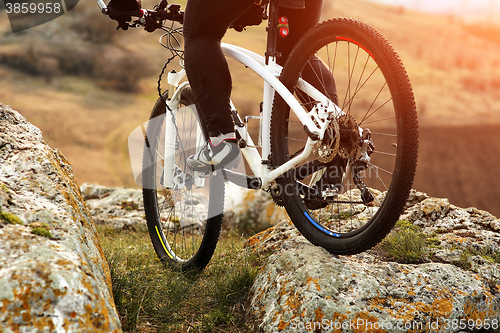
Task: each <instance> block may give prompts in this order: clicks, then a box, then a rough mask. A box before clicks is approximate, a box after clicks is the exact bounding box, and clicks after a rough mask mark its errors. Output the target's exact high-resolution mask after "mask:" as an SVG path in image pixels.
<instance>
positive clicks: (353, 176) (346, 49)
mask: <svg viewBox="0 0 500 333" xmlns="http://www.w3.org/2000/svg"><path fill="white" fill-rule="evenodd" d="M98 4H99V6H100V8H101V10H102V11H103V13H106V7H105V5H104V3H102V0H98ZM182 20H183V12H182V11H181V10H180V6H179V5H174V4H170V5H168V6H167V2H166V1H165V0H163V1H160V3H159V4H158V5H157V6H155V8H154V9H153V10H144V9H143V10H142V17H140V18H139V19H138V20H136V21H134V22H133V23H132V24H131V25H132V26H137V27H139V26H142V27H145V29H146V30H147V31H152V30H156V29H161V30H163V32H164V34H163V35H162V37H161V38H160V44H161V45H163V46H164V47H166V48H167V49H169V50H170V52H171V54H172V56H171V57H170V59H169V61H167V63H166V65H167V64H168V63H169V62H170V60H172V59H174V58H177V57H178V58H179V63H180V65H181V66H182V65H183V63H182V57H183V50H182V27H181V26H176V25H174V22H179V23H182ZM165 22H171V23H170V26H167V25H165ZM286 23H287V22H286V18H285V17H280V16H279V13H278V8H277V6H276V5H274V3H273V0H271V3H270V4H269V8H268V29H267V30H268V32H267V34H268V38H267V48H266V53H265V56H260V55H258V54H256V53H253V52H251V51H248V50H246V49H244V48H242V47H239V46H235V45H230V44H226V43H222V49H223V51H224V53H225V55H226V57H229V58H232V59H235V60H236V61H237V62H239V63H241V64H242V65H244V66H245V67H246V68H248V69H249V70H252V71H254V72H255V73H257V74H258V75H259V76H260V77H261V78H262V79H263V81H264V88H263V102H262V103H261V107H260V114H259V115H258V116H247V117H244V118H243V119H242V118H241V117H240V115H239V114H238V111H237V109H236V108H235V107H234V105H232V108H233V111H232V113H233V118H234V121H235V128H236V132H237V137H238V139H239V143H240V147H241V152H242V155H243V157H244V159H245V161H246V162H247V164H248V168H249V169H250V170H251V172H252V175H246V174H245V173H240V172H236V171H234V170H227V169H222V170H219V171H215V172H213V173H210V174H201V173H199V172H192V171H191V170H190V169H189V167H188V166H187V165H186V159H187V157H188V156H189V155H191V154H193V153H194V152H195V151H196V149H197V147H200V146H201V144H202V143H203V142H205V141H206V139H207V137H208V136H207V131H206V128H205V125H204V122H203V119H202V115H201V114H198V112H197V110H196V105H195V104H196V103H195V100H194V96H193V94H192V92H191V90H190V87H189V82H188V81H186V77H185V71H184V69H183V68H182V69H181V70H180V71H178V72H176V71H175V70H174V71H171V72H169V73H168V75H167V76H168V77H167V81H168V87H169V88H168V90H167V91H166V92H163V93H162V92H161V90H160V88H159V93H160V97H159V98H158V100H157V102H156V104H155V106H154V108H153V111H152V113H151V117H150V121H149V123H148V126H147V130H145V129H143V137H144V152H143V168H142V187H143V194H144V207H145V214H146V220H147V225H148V230H149V234H150V237H151V240H152V243H153V246H154V248H155V251H156V253H157V255H158V257H159V258H160V259H161V260H162V261H165V262H167V263H168V264H171V265H173V266H175V267H179V268H181V269H183V270H191V269H196V270H202V269H203V268H204V267H205V266H206V265H207V264H208V262H209V261H210V259H211V257H212V255H213V253H214V251H215V247H216V245H217V242H218V238H219V234H220V230H221V221H222V213H223V209H224V186H225V185H224V184H225V182H228V181H229V182H232V183H235V184H237V185H239V186H242V187H244V188H248V189H254V190H265V191H268V192H269V193H270V195H271V196H272V198H273V199H274V201H275V203H276V204H278V205H280V206H284V207H285V209H286V211H287V213H288V215H289V217H290V219H291V220H292V222H293V223H294V225H295V226H296V227H297V229H298V230H299V231H300V233H301V234H302V235H304V236H305V237H306V238H307V239H308V240H309V241H310V242H311V243H313V244H315V245H319V246H322V247H323V248H325V249H326V250H327V251H329V252H331V253H334V254H341V255H349V254H356V253H360V252H363V251H365V250H367V249H370V248H371V247H373V246H375V245H376V244H378V243H379V242H380V241H381V240H382V239H383V238H384V237H385V236H386V235H387V234H388V233H389V232H390V230H391V229H392V228H393V227H394V225H395V223H396V222H397V220H398V218H399V216H400V214H401V213H402V211H403V209H404V206H405V203H406V200H407V198H408V195H409V192H410V190H411V186H412V183H413V178H414V174H415V169H416V163H417V152H418V123H417V113H416V106H415V101H414V96H413V92H412V87H411V84H410V81H409V78H408V75H407V73H406V70H405V68H404V66H403V64H402V62H401V60H400V58H399V57H398V55H397V53H396V51H395V50H394V49H393V47H392V46H391V45H390V44H389V42H388V41H387V40H386V39H385V38H384V37H383V36H382V35H381V34H380V33H379V32H378V31H376V30H375V29H374V28H372V27H371V26H369V25H367V24H366V23H363V22H361V21H358V20H355V19H349V18H335V19H331V20H328V21H325V22H322V23H320V24H318V25H316V26H315V27H314V28H312V29H311V30H310V31H309V32H308V33H307V34H306V35H304V36H303V37H302V38H301V39H300V41H299V42H298V43H297V45H296V46H295V47H294V49H293V51H292V53H291V54H290V56H289V58H288V61H287V62H286V64H285V65H284V66H283V67H280V66H279V65H277V63H276V57H277V56H278V54H277V52H276V48H275V46H276V39H277V38H281V37H279V36H280V35H281V36H285V35H286V34H287V32H288V31H287V29H288V26H287V24H286ZM306 64H307V66H306ZM315 66H316V67H315ZM317 66H321V68H323V69H322V70H321V71H316V70H315V69H316V68H317ZM324 66H326V67H327V68H328V72H326V75H325V71H324V68H325V67H324ZM305 68H308V69H307V70H311V69H312V72H313V74H314V75H311V73H303V72H305V71H306V69H305ZM164 70H165V67H164V69H163V70H162V74H163V71H164ZM304 76H305V77H308V78H312V79H309V81H311V82H307V80H305V79H304ZM332 78H333V79H332ZM160 81H161V75H160ZM160 81H159V84H160ZM290 111H291V112H290ZM250 119H258V120H259V121H260V131H259V138H258V140H257V141H254V140H253V139H252V137H251V136H250V134H249V131H248V121H249V120H250ZM255 142H257V144H256V143H255ZM200 208H201V209H200Z"/></svg>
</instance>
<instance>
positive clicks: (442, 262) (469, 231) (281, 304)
mask: <svg viewBox="0 0 500 333" xmlns="http://www.w3.org/2000/svg"><path fill="white" fill-rule="evenodd" d="M401 218H402V219H403V218H404V219H407V220H408V221H411V222H413V223H414V224H415V225H419V226H420V227H421V228H422V231H423V232H424V233H426V234H427V235H429V237H433V238H437V239H439V241H440V242H441V244H440V245H439V246H438V248H436V249H435V252H434V256H433V258H432V261H430V262H426V263H423V264H401V263H397V262H391V261H390V259H389V258H386V257H384V256H383V255H381V254H380V253H381V252H380V250H369V251H366V252H364V253H361V254H358V255H352V256H337V255H332V254H330V253H329V252H327V251H326V250H324V249H323V248H321V247H317V246H314V245H312V244H311V243H309V242H308V241H307V240H306V239H305V238H304V237H303V236H301V235H300V234H299V233H298V231H297V230H296V229H295V227H294V226H293V224H292V223H291V222H290V220H287V219H286V220H283V221H281V222H280V223H278V224H277V225H276V226H274V227H272V228H270V229H267V230H265V231H263V232H261V233H259V234H257V235H255V236H253V237H251V238H249V240H248V241H247V243H246V246H247V247H249V248H251V249H252V250H253V251H255V252H257V253H261V254H267V255H268V254H270V255H269V257H268V259H267V260H266V262H265V264H264V266H263V267H262V268H261V270H260V272H259V273H258V275H257V277H256V279H255V281H254V283H253V286H252V288H251V294H250V300H249V308H248V317H249V320H250V321H252V322H253V323H254V324H255V330H256V331H261V332H408V331H412V330H413V331H416V332H457V331H461V330H460V329H459V328H460V325H462V331H463V332H465V331H473V330H476V329H479V328H481V326H482V327H483V328H484V327H487V325H489V326H488V327H489V328H490V329H491V328H499V327H500V282H499V281H500V265H499V264H498V263H497V262H498V260H499V259H500V254H499V252H498V250H499V249H498V246H499V244H500V237H499V235H498V232H497V230H498V229H497V226H498V223H499V221H498V219H496V218H495V217H494V216H492V215H491V214H489V213H487V212H483V211H478V210H477V209H472V208H468V209H462V208H458V207H456V206H453V205H451V204H450V203H449V202H448V201H447V200H445V199H437V198H430V197H429V196H427V195H426V194H424V193H420V192H416V191H412V194H411V196H410V200H409V201H408V204H407V207H406V210H405V212H404V213H403V215H402V216H401ZM495 255H498V257H496V260H493V257H494V256H495ZM467 324H468V325H469V326H467ZM463 325H465V327H464V326H463ZM493 325H494V326H493Z"/></svg>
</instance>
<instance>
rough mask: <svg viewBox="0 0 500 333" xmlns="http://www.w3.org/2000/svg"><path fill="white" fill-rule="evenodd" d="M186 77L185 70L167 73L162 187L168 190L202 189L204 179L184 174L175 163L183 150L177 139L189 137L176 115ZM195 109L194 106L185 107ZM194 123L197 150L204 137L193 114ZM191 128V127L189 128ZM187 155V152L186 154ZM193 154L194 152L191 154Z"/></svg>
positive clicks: (197, 174) (195, 174) (196, 173)
mask: <svg viewBox="0 0 500 333" xmlns="http://www.w3.org/2000/svg"><path fill="white" fill-rule="evenodd" d="M185 76H186V73H185V70H184V69H182V70H181V71H179V72H176V71H171V72H169V73H168V76H167V79H168V93H167V96H168V99H167V101H166V113H165V133H164V135H165V143H164V156H163V175H162V185H163V186H164V187H166V188H168V189H175V190H180V189H182V188H184V187H185V186H191V185H194V186H196V187H203V186H204V185H205V179H204V178H203V177H200V174H199V173H198V172H194V173H193V175H192V176H190V175H188V174H186V173H185V172H184V171H182V169H180V168H179V167H178V166H177V164H176V161H175V156H176V151H177V150H179V149H183V147H179V139H180V138H183V137H186V138H187V137H190V135H184V134H189V133H182V131H183V130H184V129H183V128H180V129H179V127H178V124H177V114H178V111H179V104H180V101H181V93H182V90H183V87H184V86H186V85H188V83H187V82H183V83H180V82H181V81H182V79H184V77H185ZM186 107H193V108H194V107H196V106H194V105H193V106H186ZM195 117H196V118H197V121H196V125H197V126H196V149H199V147H201V146H202V145H203V144H204V143H205V140H206V139H205V136H204V134H203V130H202V129H201V126H200V123H199V118H198V115H197V113H195ZM189 128H191V127H189ZM186 153H188V154H189V152H186ZM193 153H194V152H193Z"/></svg>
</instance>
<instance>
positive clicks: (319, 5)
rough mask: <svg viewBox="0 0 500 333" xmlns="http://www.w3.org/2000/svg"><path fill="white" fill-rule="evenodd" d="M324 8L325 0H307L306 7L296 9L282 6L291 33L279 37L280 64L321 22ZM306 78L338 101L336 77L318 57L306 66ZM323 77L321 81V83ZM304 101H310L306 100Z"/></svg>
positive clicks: (283, 62) (281, 9)
mask: <svg viewBox="0 0 500 333" xmlns="http://www.w3.org/2000/svg"><path fill="white" fill-rule="evenodd" d="M322 9H323V0H306V1H305V8H304V9H294V8H286V7H280V8H279V13H280V15H283V16H286V17H287V18H288V22H289V25H290V34H289V35H288V36H287V37H286V38H279V39H278V44H277V50H278V52H281V54H282V56H281V57H279V58H278V64H280V65H281V66H283V65H284V64H285V62H286V60H287V59H288V55H289V54H290V52H292V49H293V47H294V46H295V44H297V42H298V41H299V39H300V38H301V37H302V36H303V35H304V34H305V33H306V32H307V31H309V29H311V28H312V27H314V26H315V25H316V24H318V23H319V21H320V19H321V11H322ZM303 76H304V78H305V79H306V80H307V81H308V82H309V83H311V84H312V85H313V86H314V87H316V88H317V89H319V90H321V91H322V92H323V93H324V94H325V95H327V96H328V97H329V98H330V99H331V100H332V101H333V102H334V103H337V89H336V86H335V79H334V78H333V75H332V73H331V72H330V70H329V69H328V68H327V67H326V66H324V64H323V63H322V62H321V60H319V59H318V58H316V57H312V58H311V59H310V61H309V66H308V67H306V69H305V71H304V73H303ZM320 78H321V81H322V82H321V83H320ZM303 102H308V101H307V100H304V101H303Z"/></svg>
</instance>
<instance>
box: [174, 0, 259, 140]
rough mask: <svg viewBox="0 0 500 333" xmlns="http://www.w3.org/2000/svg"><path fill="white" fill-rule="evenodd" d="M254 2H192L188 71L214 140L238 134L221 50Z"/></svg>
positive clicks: (187, 31)
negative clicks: (229, 32)
mask: <svg viewBox="0 0 500 333" xmlns="http://www.w3.org/2000/svg"><path fill="white" fill-rule="evenodd" d="M252 2H253V0H212V1H207V0H189V1H188V3H187V5H186V13H185V19H184V37H185V54H184V60H185V65H186V72H187V76H188V78H189V81H190V84H191V88H192V90H193V92H194V95H195V100H196V102H197V107H198V108H199V109H200V111H201V114H202V115H203V117H204V119H205V122H206V124H207V129H208V132H209V135H210V136H211V137H216V136H218V135H219V134H227V133H232V132H234V123H233V120H232V117H231V108H230V102H229V101H230V95H231V88H232V82H231V75H230V73H229V68H228V65H227V62H226V59H225V57H224V54H223V53H222V50H221V47H220V41H221V39H222V37H223V36H224V34H225V33H226V30H227V28H228V27H229V25H230V24H231V23H232V22H233V21H234V20H235V19H236V18H237V17H238V16H239V15H240V14H241V13H242V12H244V11H245V9H246V8H248V7H249V6H250V5H251V4H252Z"/></svg>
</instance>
